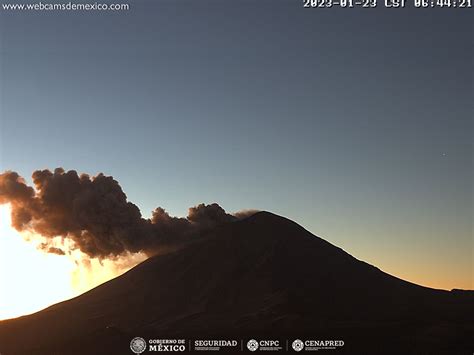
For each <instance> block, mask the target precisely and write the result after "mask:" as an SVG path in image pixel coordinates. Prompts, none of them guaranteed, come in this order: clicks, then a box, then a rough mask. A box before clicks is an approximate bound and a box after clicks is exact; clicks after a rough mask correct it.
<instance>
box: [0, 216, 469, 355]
mask: <svg viewBox="0 0 474 355" xmlns="http://www.w3.org/2000/svg"><path fill="white" fill-rule="evenodd" d="M32 297H34V295H32ZM473 330H474V296H473V294H472V292H471V291H451V292H449V291H443V290H434V289H430V288H426V287H422V286H418V285H415V284H412V283H409V282H406V281H403V280H400V279H398V278H396V277H393V276H390V275H388V274H386V273H384V272H382V271H380V270H379V269H377V268H376V267H373V266H371V265H369V264H367V263H364V262H362V261H359V260H357V259H355V258H354V257H352V256H351V255H349V254H347V253H346V252H344V251H343V250H342V249H340V248H337V247H335V246H333V245H331V244H330V243H328V242H326V241H325V240H323V239H321V238H318V237H316V236H314V235H312V234H311V233H309V232H308V231H306V230H305V229H304V228H302V227H301V226H299V225H297V224H296V223H294V222H292V221H290V220H288V219H285V218H282V217H279V216H276V215H273V214H271V213H268V212H260V213H257V214H255V215H253V216H251V217H249V218H247V219H244V220H242V221H238V222H231V223H227V224H224V225H221V226H220V227H217V228H215V229H213V230H211V231H208V232H206V233H203V234H201V235H199V236H195V240H194V241H193V242H192V243H190V244H188V245H187V246H185V247H183V248H181V249H179V250H177V251H174V252H170V253H168V254H166V255H161V256H156V257H153V258H150V259H148V260H147V261H145V262H143V263H142V264H140V265H138V266H136V267H135V268H133V269H132V270H130V271H129V272H127V273H125V274H124V275H122V276H120V277H117V278H116V279H114V280H111V281H109V282H107V283H105V284H103V285H101V286H99V287H97V288H95V289H93V290H91V291H89V292H87V293H85V294H83V295H81V296H79V297H77V298H74V299H72V300H69V301H66V302H62V303H59V304H56V305H54V306H52V307H49V308H47V309H45V310H43V311H41V312H38V313H35V314H33V315H29V316H25V317H21V318H18V319H13V320H8V321H3V322H0V353H1V354H2V355H13V354H131V351H130V350H129V343H130V340H131V339H132V338H133V337H135V336H142V337H144V338H147V337H148V338H168V337H178V336H182V337H190V338H206V337H207V338H217V337H232V338H237V339H240V338H242V339H244V338H247V337H252V338H259V337H260V338H262V337H267V338H268V337H280V338H288V339H292V338H300V339H305V338H311V339H342V340H344V342H345V345H344V347H342V348H341V349H340V350H339V351H336V350H332V351H329V352H344V353H347V354H359V353H361V354H369V353H377V354H388V353H397V354H400V353H403V354H407V353H413V354H431V353H433V354H438V353H439V354H457V353H459V354H472V352H473V351H474V341H473V339H474V337H473Z"/></svg>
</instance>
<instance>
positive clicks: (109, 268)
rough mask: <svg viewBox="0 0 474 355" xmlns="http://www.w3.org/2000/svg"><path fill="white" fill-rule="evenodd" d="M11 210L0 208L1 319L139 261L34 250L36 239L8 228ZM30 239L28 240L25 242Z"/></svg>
mask: <svg viewBox="0 0 474 355" xmlns="http://www.w3.org/2000/svg"><path fill="white" fill-rule="evenodd" d="M10 222H11V218H10V207H9V206H8V205H1V206H0V320H1V319H8V318H14V317H18V316H22V315H25V314H30V313H34V312H37V311H39V310H41V309H43V308H45V307H48V306H50V305H52V304H55V303H57V302H61V301H64V300H66V299H69V298H71V297H74V296H77V295H79V294H81V293H83V292H85V291H87V290H89V289H91V288H93V287H95V286H97V285H99V284H101V283H103V282H105V281H107V280H110V279H111V278H113V277H115V276H118V275H119V274H121V273H123V272H125V271H126V270H128V269H129V268H130V267H132V266H134V265H136V263H138V262H140V261H142V260H143V259H144V258H145V256H144V255H135V256H134V257H133V258H131V257H129V258H126V259H125V260H122V261H121V262H120V263H119V262H111V261H106V262H102V263H100V262H99V261H98V260H89V259H85V258H83V256H82V255H80V254H79V253H77V252H76V253H74V254H73V255H67V256H65V255H63V256H60V255H55V254H47V253H44V252H42V251H39V250H37V248H36V246H37V244H38V242H39V241H35V236H31V235H29V236H28V235H21V234H20V233H19V232H18V231H16V230H15V229H13V228H12V227H11V223H10ZM25 239H29V241H27V240H25Z"/></svg>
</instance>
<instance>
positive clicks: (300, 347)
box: [291, 339, 304, 351]
mask: <svg viewBox="0 0 474 355" xmlns="http://www.w3.org/2000/svg"><path fill="white" fill-rule="evenodd" d="M291 347H292V348H293V350H294V351H301V350H303V348H304V344H303V342H302V341H301V340H299V339H296V340H295V341H293V343H292V344H291Z"/></svg>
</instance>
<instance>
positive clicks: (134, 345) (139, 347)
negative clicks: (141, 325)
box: [130, 337, 146, 354]
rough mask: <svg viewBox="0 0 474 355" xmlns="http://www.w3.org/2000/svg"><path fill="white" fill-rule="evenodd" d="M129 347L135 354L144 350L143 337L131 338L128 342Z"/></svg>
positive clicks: (144, 342)
mask: <svg viewBox="0 0 474 355" xmlns="http://www.w3.org/2000/svg"><path fill="white" fill-rule="evenodd" d="M130 349H131V350H132V351H133V352H134V353H135V354H141V353H142V352H144V351H145V350H146V341H145V339H143V338H140V337H135V338H133V339H132V341H131V342H130Z"/></svg>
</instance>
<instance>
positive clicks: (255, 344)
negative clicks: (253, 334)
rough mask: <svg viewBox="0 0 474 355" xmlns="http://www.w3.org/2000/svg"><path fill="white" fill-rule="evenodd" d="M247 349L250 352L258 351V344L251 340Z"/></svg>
mask: <svg viewBox="0 0 474 355" xmlns="http://www.w3.org/2000/svg"><path fill="white" fill-rule="evenodd" d="M247 349H249V350H250V351H255V350H257V349H258V342H257V341H256V340H255V339H250V340H249V341H248V342H247Z"/></svg>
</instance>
